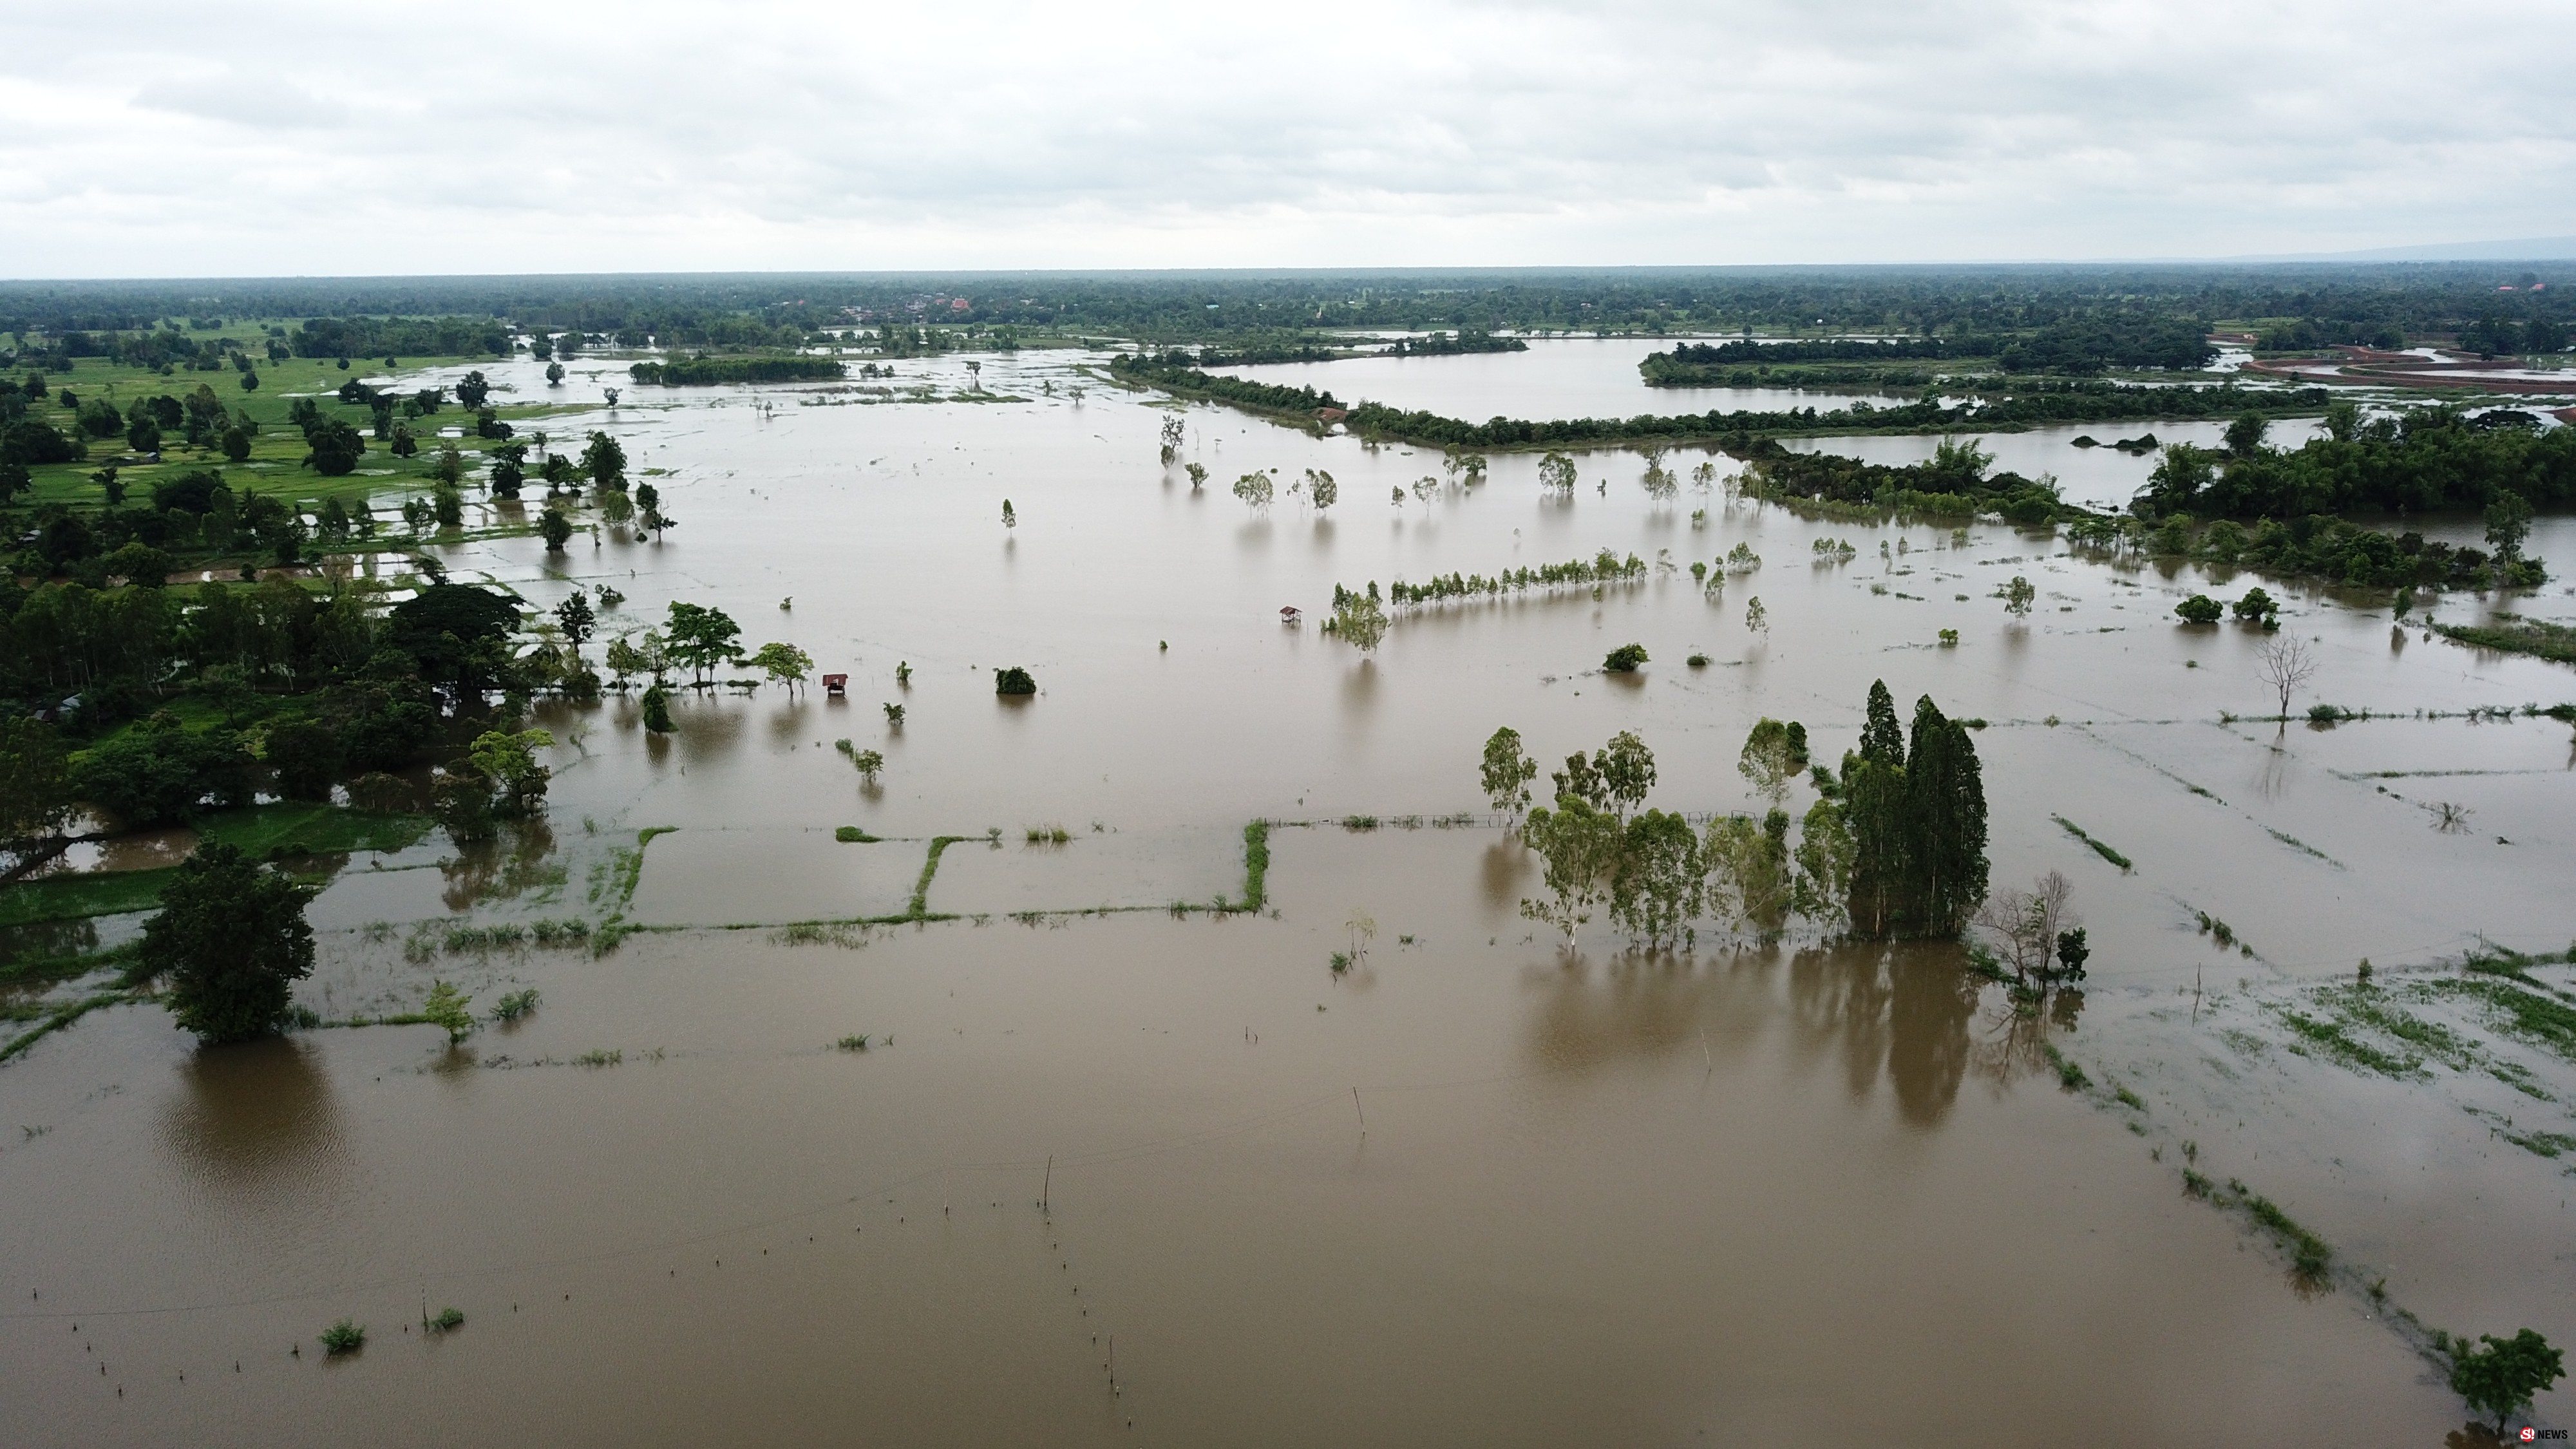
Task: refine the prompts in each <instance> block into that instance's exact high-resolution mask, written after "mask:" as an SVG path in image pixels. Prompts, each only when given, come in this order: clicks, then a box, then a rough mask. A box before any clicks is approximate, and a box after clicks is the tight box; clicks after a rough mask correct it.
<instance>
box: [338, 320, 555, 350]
mask: <svg viewBox="0 0 2576 1449" xmlns="http://www.w3.org/2000/svg"><path fill="white" fill-rule="evenodd" d="M287 345H288V346H289V347H291V348H293V349H294V351H295V355H296V356H298V357H404V356H409V357H507V356H509V355H510V332H509V329H508V328H506V327H503V326H502V325H501V324H500V323H499V322H496V321H494V320H492V319H491V318H489V317H316V318H314V319H313V320H311V321H309V322H307V323H305V324H304V325H303V326H301V327H298V328H296V329H295V330H294V331H293V332H291V333H289V334H288V336H287Z"/></svg>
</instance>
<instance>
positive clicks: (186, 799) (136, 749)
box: [72, 712, 256, 829]
mask: <svg viewBox="0 0 2576 1449" xmlns="http://www.w3.org/2000/svg"><path fill="white" fill-rule="evenodd" d="M255 764H256V762H255V761H253V760H252V759H251V755H250V751H249V750H248V749H246V748H244V746H243V744H242V738H241V736H240V735H238V734H236V733H234V732H233V731H231V730H228V729H212V730H206V731H204V732H202V733H197V732H191V731H189V730H186V729H183V728H181V727H180V725H179V722H178V720H177V719H176V718H175V717H173V716H171V715H170V714H168V713H167V712H163V713H158V714H155V715H153V716H151V717H150V718H148V719H146V720H144V721H143V722H142V723H141V724H139V725H137V726H136V727H135V728H133V729H130V730H127V731H126V732H124V733H123V734H119V735H115V736H112V737H110V738H108V739H106V740H104V741H101V742H100V743H98V744H96V745H93V746H91V747H90V748H89V749H87V750H85V751H83V752H82V753H81V754H80V756H79V757H78V759H77V760H76V761H75V762H74V764H73V767H72V793H73V794H74V795H76V796H77V797H79V798H81V799H84V800H87V801H88V802H90V803H91V804H93V805H96V806H98V807H100V808H101V809H104V810H106V811H107V812H108V813H109V814H111V815H114V816H115V817H116V818H117V820H118V821H119V823H121V824H123V825H125V826H126V827H128V828H130V829H139V828H142V827H145V826H152V825H171V824H177V823H180V822H183V821H186V820H189V819H192V818H194V817H195V816H196V814H197V811H198V810H199V809H200V808H201V807H202V806H203V805H204V804H205V802H206V801H208V800H209V799H211V800H213V801H214V802H215V804H217V805H219V806H231V805H247V804H249V803H250V801H251V796H252V792H253V780H252V776H253V766H254V765H255Z"/></svg>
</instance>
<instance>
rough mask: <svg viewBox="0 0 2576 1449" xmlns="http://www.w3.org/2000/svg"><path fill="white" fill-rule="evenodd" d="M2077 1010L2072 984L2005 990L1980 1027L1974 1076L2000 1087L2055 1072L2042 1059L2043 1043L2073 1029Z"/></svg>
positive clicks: (2079, 994)
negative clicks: (2025, 1078) (2035, 1074)
mask: <svg viewBox="0 0 2576 1449" xmlns="http://www.w3.org/2000/svg"><path fill="white" fill-rule="evenodd" d="M1969 979H1970V980H1972V981H1973V980H1974V979H1975V978H1974V977H1970V978H1969ZM1972 1004H1973V1000H1972ZM2083 1011H2084V993H2083V991H2082V990H2080V989H2078V988H2076V987H2072V986H2061V987H2056V988H2053V989H2052V988H2048V987H2045V986H2031V987H2023V988H2018V989H2014V990H2008V991H2006V992H2005V993H2004V997H2003V999H2002V1001H2001V1002H2000V1003H1999V1004H1997V1005H1996V1006H1994V1007H1992V1008H1990V1009H1989V1010H1988V1012H1987V1015H1986V1021H1985V1023H1984V1025H1983V1026H1982V1028H1981V1030H1980V1040H1979V1041H1978V1043H1977V1049H1976V1069H1977V1075H1978V1076H1980V1077H1984V1078H1985V1079H1987V1080H1988V1081H1990V1082H1992V1083H1994V1084H1995V1085H1996V1086H1997V1087H2004V1086H2008V1085H2010V1084H2011V1083H2012V1081H2013V1079H2014V1078H2016V1077H2026V1076H2029V1075H2031V1074H2033V1073H2035V1072H2054V1071H2056V1070H2057V1067H2056V1064H2055V1063H2053V1062H2051V1061H2050V1060H2049V1059H2048V1049H2049V1046H2050V1044H2051V1042H2052V1041H2053V1040H2054V1039H2055V1038H2056V1037H2057V1035H2058V1034H2060V1033H2062V1032H2070V1031H2073V1030H2074V1029H2075V1020H2076V1018H2077V1017H2078V1016H2080V1015H2081V1014H2082V1013H2083Z"/></svg>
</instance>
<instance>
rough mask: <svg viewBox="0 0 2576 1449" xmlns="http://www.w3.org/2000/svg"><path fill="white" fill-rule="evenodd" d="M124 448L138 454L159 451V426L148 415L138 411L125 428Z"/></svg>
mask: <svg viewBox="0 0 2576 1449" xmlns="http://www.w3.org/2000/svg"><path fill="white" fill-rule="evenodd" d="M125 446H127V447H129V448H132V449H133V450H134V451H136V452H138V453H157V452H160V451H161V425H160V424H159V423H158V422H155V421H154V420H153V419H152V416H151V415H150V414H148V413H144V412H142V411H140V410H138V411H137V412H136V413H135V416H134V419H133V421H131V422H129V423H127V424H126V427H125Z"/></svg>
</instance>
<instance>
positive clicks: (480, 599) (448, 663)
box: [385, 583, 519, 696]
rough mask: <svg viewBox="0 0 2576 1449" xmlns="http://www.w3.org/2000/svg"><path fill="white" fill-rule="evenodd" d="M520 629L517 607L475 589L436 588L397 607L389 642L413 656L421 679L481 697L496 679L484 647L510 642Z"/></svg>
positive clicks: (389, 620) (430, 587) (387, 632)
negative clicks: (510, 637)
mask: <svg viewBox="0 0 2576 1449" xmlns="http://www.w3.org/2000/svg"><path fill="white" fill-rule="evenodd" d="M518 626H519V609H518V606H517V605H516V604H514V603H513V602H511V601H510V600H509V599H508V598H505V597H503V596H502V595H500V594H497V593H494V592H492V591H491V590H489V589H485V588H479V587H477V586H475V585H473V584H446V583H433V584H430V585H428V586H427V587H425V588H423V589H421V590H420V592H418V593H416V594H414V595H413V596H412V597H410V598H408V599H405V600H403V601H402V602H401V603H399V604H396V605H394V606H393V609H392V611H391V612H389V613H388V614H387V615H386V629H385V642H386V643H387V644H389V645H391V646H392V647H393V648H395V649H399V650H401V651H402V652H403V653H405V654H408V655H410V656H411V657H412V658H413V659H414V660H416V661H418V663H419V665H420V674H421V677H422V678H423V679H426V680H428V681H430V682H431V683H433V684H443V685H448V686H451V687H452V688H454V689H455V690H456V691H457V693H458V694H459V695H460V696H462V695H465V694H472V693H479V692H480V691H481V690H483V689H484V688H486V687H488V686H489V684H490V683H491V680H492V670H491V668H490V666H489V664H488V663H487V662H486V661H487V657H488V654H489V652H490V651H488V650H486V649H484V648H483V647H482V646H484V645H487V644H494V643H497V642H498V641H501V640H504V639H507V638H508V637H509V636H510V633H511V632H512V631H513V630H515V629H516V628H518Z"/></svg>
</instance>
